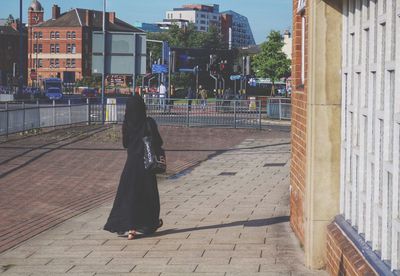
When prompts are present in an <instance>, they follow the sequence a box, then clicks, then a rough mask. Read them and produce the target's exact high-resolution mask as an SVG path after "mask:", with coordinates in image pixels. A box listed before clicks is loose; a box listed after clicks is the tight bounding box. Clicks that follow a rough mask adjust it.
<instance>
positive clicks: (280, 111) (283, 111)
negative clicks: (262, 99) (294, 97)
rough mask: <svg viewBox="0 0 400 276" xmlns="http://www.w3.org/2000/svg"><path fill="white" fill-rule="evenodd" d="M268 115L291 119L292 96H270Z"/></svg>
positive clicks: (271, 117)
mask: <svg viewBox="0 0 400 276" xmlns="http://www.w3.org/2000/svg"><path fill="white" fill-rule="evenodd" d="M267 116H268V118H270V119H279V120H290V119H291V118H292V103H291V99H290V98H268V99H267Z"/></svg>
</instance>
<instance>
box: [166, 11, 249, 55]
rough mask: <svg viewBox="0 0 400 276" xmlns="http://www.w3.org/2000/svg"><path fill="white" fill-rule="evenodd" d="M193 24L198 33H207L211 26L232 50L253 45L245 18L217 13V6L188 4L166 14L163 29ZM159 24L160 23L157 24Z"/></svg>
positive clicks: (230, 12) (238, 15) (232, 14)
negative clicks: (173, 25)
mask: <svg viewBox="0 0 400 276" xmlns="http://www.w3.org/2000/svg"><path fill="white" fill-rule="evenodd" d="M187 23H193V24H194V25H195V26H196V28H197V30H198V31H200V32H207V31H208V30H209V29H210V27H211V26H215V27H217V29H218V30H219V31H220V32H221V35H222V37H223V41H224V42H225V43H226V45H227V46H228V45H229V46H230V47H234V48H239V47H247V46H249V45H255V41H254V37H253V33H252V31H251V28H250V24H249V21H248V20H247V17H245V16H243V15H241V14H238V13H237V12H234V11H226V12H222V13H220V12H219V5H212V6H210V5H201V4H189V5H183V6H182V7H181V8H174V9H173V10H172V11H167V12H166V18H165V19H164V20H163V22H162V26H163V28H164V29H165V28H168V26H170V25H172V24H176V25H178V26H179V27H181V28H182V27H184V26H187ZM158 24H161V23H158Z"/></svg>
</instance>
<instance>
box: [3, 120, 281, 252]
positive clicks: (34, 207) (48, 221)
mask: <svg viewBox="0 0 400 276" xmlns="http://www.w3.org/2000/svg"><path fill="white" fill-rule="evenodd" d="M108 127H111V128H108ZM106 128H107V129H106ZM103 130H104V131H103ZM160 131H161V134H162V136H163V138H164V142H165V149H166V151H167V159H168V160H167V162H168V174H169V175H172V174H175V173H178V172H180V171H182V170H184V169H186V168H188V167H190V166H193V165H195V164H197V163H198V162H200V161H202V160H206V159H207V158H208V156H209V155H210V154H215V153H219V152H223V151H224V150H227V149H229V148H230V147H232V146H234V145H236V144H238V143H240V142H241V141H243V140H244V139H245V138H246V137H263V136H268V137H287V136H288V133H287V132H282V131H279V130H271V131H257V130H235V129H217V128H179V127H160ZM92 134H94V136H91V135H92ZM120 134H121V129H120V126H116V125H107V126H106V127H102V126H98V125H94V126H79V127H73V128H67V129H58V130H55V131H50V132H46V133H43V134H41V135H36V136H29V137H25V136H23V137H18V139H15V140H13V139H11V140H10V141H8V142H6V143H1V144H0V221H1V223H0V253H1V252H3V251H5V250H7V249H9V248H12V247H13V246H15V245H17V244H19V243H20V242H23V241H24V240H26V239H28V238H30V237H32V236H35V235H36V234H39V233H41V232H43V231H45V230H47V229H49V228H51V227H53V226H55V225H57V224H59V223H61V222H63V221H65V220H67V219H69V218H71V217H73V216H75V215H78V214H80V213H82V212H84V211H87V210H89V209H91V208H93V207H96V206H99V205H101V204H103V203H104V202H107V201H109V200H111V199H112V198H113V197H114V193H115V190H116V186H117V184H118V179H119V177H120V174H121V170H122V168H123V165H124V162H125V159H126V151H125V150H124V149H122V145H121V137H120V136H121V135H120ZM14 138H15V137H14ZM7 160H8V161H7ZM2 173H3V174H2ZM4 173H5V174H4ZM16 232H18V235H15V233H16Z"/></svg>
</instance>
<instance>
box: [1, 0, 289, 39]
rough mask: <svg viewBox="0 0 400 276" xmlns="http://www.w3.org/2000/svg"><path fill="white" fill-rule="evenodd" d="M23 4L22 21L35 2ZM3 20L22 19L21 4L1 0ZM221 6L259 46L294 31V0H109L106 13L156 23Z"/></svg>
mask: <svg viewBox="0 0 400 276" xmlns="http://www.w3.org/2000/svg"><path fill="white" fill-rule="evenodd" d="M22 1H23V18H24V22H26V17H27V13H28V12H27V9H28V7H29V5H30V3H31V2H32V0H22ZM0 2H1V6H2V8H1V10H0V18H7V17H8V15H9V14H12V15H13V16H14V18H18V17H19V1H18V0H0ZM39 2H40V3H41V4H42V6H43V7H44V9H45V19H46V20H47V19H49V18H50V17H51V7H52V5H53V4H57V5H59V6H60V7H61V12H65V11H67V10H69V9H71V8H87V9H95V10H102V9H103V0H79V1H75V0H39ZM191 3H199V4H206V5H207V4H208V5H212V4H219V5H220V11H225V10H233V11H235V12H237V13H240V14H242V15H244V16H246V17H247V18H248V19H249V22H250V26H251V29H252V31H253V35H254V39H255V40H256V43H257V44H259V43H261V42H263V41H265V39H266V37H267V35H268V33H269V32H270V31H271V30H279V31H284V30H287V29H290V30H291V29H292V3H293V1H292V0H214V1H210V0H203V1H201V0H194V1H191V0H147V1H146V0H107V11H115V12H116V15H117V17H118V18H120V19H122V20H124V21H126V22H128V23H131V24H133V23H135V22H146V23H154V22H157V21H162V19H163V18H165V12H166V11H167V10H172V9H173V8H177V7H180V6H182V5H184V4H191Z"/></svg>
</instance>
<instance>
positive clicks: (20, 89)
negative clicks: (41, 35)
mask: <svg viewBox="0 0 400 276" xmlns="http://www.w3.org/2000/svg"><path fill="white" fill-rule="evenodd" d="M23 47H24V44H23V30H22V0H19V76H18V94H19V95H21V94H22V82H23V81H24V73H23V55H24V49H23Z"/></svg>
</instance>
